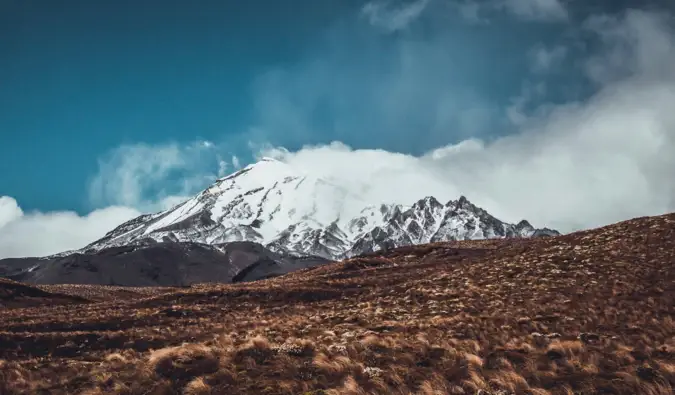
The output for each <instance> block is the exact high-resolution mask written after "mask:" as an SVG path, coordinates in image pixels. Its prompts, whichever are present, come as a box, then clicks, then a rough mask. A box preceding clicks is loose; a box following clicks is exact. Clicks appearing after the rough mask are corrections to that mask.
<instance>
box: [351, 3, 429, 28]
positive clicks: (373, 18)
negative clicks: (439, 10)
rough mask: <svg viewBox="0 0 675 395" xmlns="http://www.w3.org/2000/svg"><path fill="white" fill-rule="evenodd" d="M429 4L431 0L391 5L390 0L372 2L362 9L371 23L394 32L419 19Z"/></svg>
mask: <svg viewBox="0 0 675 395" xmlns="http://www.w3.org/2000/svg"><path fill="white" fill-rule="evenodd" d="M428 4H429V0H416V1H412V2H409V3H407V4H404V5H402V6H399V7H390V4H389V2H370V3H368V4H366V5H365V6H363V8H362V9H361V13H362V15H364V16H366V17H367V18H368V21H369V22H370V24H371V25H373V26H376V27H379V28H381V29H384V30H386V31H388V32H393V31H397V30H401V29H405V28H406V27H407V26H408V25H410V23H412V22H413V21H414V20H415V19H417V18H418V17H419V16H420V14H422V12H423V11H424V9H425V8H426V7H427V5H428Z"/></svg>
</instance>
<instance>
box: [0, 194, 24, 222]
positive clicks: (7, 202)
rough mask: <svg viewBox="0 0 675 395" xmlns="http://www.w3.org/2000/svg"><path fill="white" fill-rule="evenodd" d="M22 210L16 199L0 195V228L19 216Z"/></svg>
mask: <svg viewBox="0 0 675 395" xmlns="http://www.w3.org/2000/svg"><path fill="white" fill-rule="evenodd" d="M22 215H23V210H21V207H19V205H18V204H17V203H16V200H15V199H13V198H11V197H9V196H0V229H1V228H2V227H3V226H5V225H7V224H8V223H10V222H12V221H14V220H16V219H17V218H21V216H22Z"/></svg>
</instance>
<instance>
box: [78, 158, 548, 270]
mask: <svg viewBox="0 0 675 395" xmlns="http://www.w3.org/2000/svg"><path fill="white" fill-rule="evenodd" d="M557 234H558V232H556V231H554V230H550V229H535V228H533V227H532V226H531V225H530V224H529V223H528V222H527V221H521V222H520V223H519V224H516V225H514V224H508V223H504V222H502V221H500V220H498V219H497V218H495V217H493V216H491V215H490V214H488V213H487V212H486V211H485V210H483V209H481V208H479V207H476V206H475V205H473V204H471V203H470V202H469V201H468V200H467V199H466V198H465V197H463V196H462V197H460V198H459V199H458V200H451V201H449V202H448V203H446V204H442V203H440V202H439V201H438V200H436V199H435V198H434V197H425V198H423V199H421V200H419V201H418V202H416V203H414V204H413V205H412V206H405V205H403V204H398V203H397V204H380V205H372V204H369V202H367V201H364V200H363V199H362V198H361V197H360V196H358V195H357V194H354V193H352V192H351V191H349V190H348V189H347V188H345V187H343V186H340V185H338V184H337V183H333V182H331V181H329V180H325V179H321V178H317V177H315V176H312V175H310V174H304V173H302V172H299V171H298V170H296V169H294V168H292V167H291V166H289V165H288V164H286V163H283V162H280V161H277V160H275V159H270V158H264V159H262V160H261V161H259V162H258V163H255V164H252V165H249V166H247V167H246V168H244V169H242V170H239V171H238V172H236V173H234V174H231V175H229V176H227V177H224V178H221V179H219V180H217V181H216V182H215V183H214V184H213V185H211V186H210V187H208V188H207V189H205V190H204V191H202V192H201V193H199V194H198V195H196V196H195V197H193V198H191V199H189V200H187V201H185V202H183V203H181V204H179V205H177V206H175V207H173V208H171V209H169V210H166V211H163V212H160V213H156V214H148V215H142V216H140V217H138V218H135V219H133V220H131V221H128V222H126V223H124V224H122V225H120V226H118V227H117V228H116V229H114V230H112V231H111V232H109V233H108V234H107V235H106V236H105V237H103V238H102V239H100V240H98V241H96V242H94V243H92V244H90V245H89V246H87V247H85V248H84V249H83V250H82V251H97V250H101V249H103V248H108V247H113V246H122V245H129V244H148V243H155V242H161V241H180V242H198V243H206V244H220V243H225V242H231V241H244V240H245V241H253V242H258V243H261V244H263V245H265V246H267V247H269V248H270V249H272V250H275V251H278V252H286V253H292V254H297V255H315V256H321V257H325V258H328V259H340V258H344V257H349V256H354V255H358V254H361V253H364V252H371V251H375V250H378V249H382V248H390V247H398V246H403V245H410V244H420V243H429V242H435V241H443V240H461V239H482V238H501V237H532V236H550V235H557Z"/></svg>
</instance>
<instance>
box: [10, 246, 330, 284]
mask: <svg viewBox="0 0 675 395" xmlns="http://www.w3.org/2000/svg"><path fill="white" fill-rule="evenodd" d="M328 262H330V261H328V260H325V259H322V258H313V257H309V258H307V257H305V258H297V257H294V256H290V255H284V256H282V255H279V254H276V253H274V252H272V251H270V250H268V249H266V248H265V247H263V246H262V245H260V244H257V243H252V242H233V243H227V244H221V245H216V246H210V245H205V244H198V243H173V242H162V243H153V244H148V245H134V246H122V247H113V248H107V249H104V250H101V251H99V252H91V253H74V254H71V255H67V256H64V257H55V258H21V259H4V260H0V277H5V278H9V279H12V280H15V281H21V282H24V283H29V284H98V285H119V286H188V285H191V284H196V283H205V282H218V283H231V282H243V281H255V280H259V279H263V278H269V277H274V276H279V275H282V274H285V273H289V272H292V271H295V270H298V269H304V268H307V267H313V266H318V265H322V264H325V263H328Z"/></svg>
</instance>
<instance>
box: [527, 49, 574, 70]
mask: <svg viewBox="0 0 675 395" xmlns="http://www.w3.org/2000/svg"><path fill="white" fill-rule="evenodd" d="M566 56H567V48H566V47H563V46H562V45H558V46H555V47H553V48H547V47H545V46H542V45H540V46H537V47H536V48H534V49H533V50H532V51H531V52H530V58H531V62H532V63H531V68H532V71H533V72H535V73H546V72H549V71H552V70H553V69H555V68H556V67H558V66H559V65H560V64H561V63H562V61H563V60H564V59H565V57H566Z"/></svg>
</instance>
